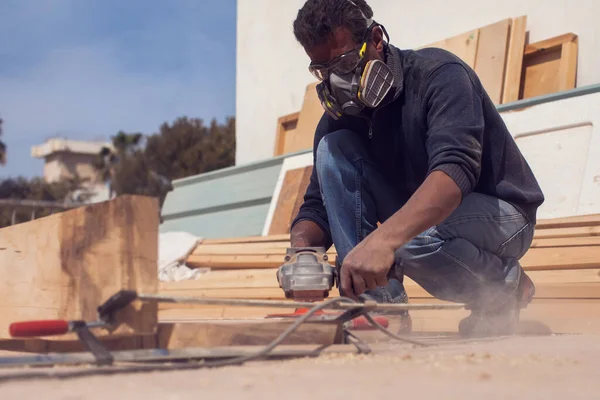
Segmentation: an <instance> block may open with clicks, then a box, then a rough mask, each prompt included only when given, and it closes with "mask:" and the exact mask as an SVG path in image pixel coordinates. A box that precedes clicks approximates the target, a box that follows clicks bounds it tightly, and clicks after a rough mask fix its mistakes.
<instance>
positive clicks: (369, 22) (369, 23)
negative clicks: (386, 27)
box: [346, 0, 373, 26]
mask: <svg viewBox="0 0 600 400" xmlns="http://www.w3.org/2000/svg"><path fill="white" fill-rule="evenodd" d="M346 1H347V2H348V3H350V4H352V5H353V6H354V7H355V8H356V9H357V10H358V12H359V13H360V15H362V17H363V18H364V19H365V21H367V26H371V24H372V23H373V20H372V19H371V18H367V17H366V16H365V13H363V11H362V10H361V9H360V7H359V6H357V5H356V3H355V2H353V1H352V0H346Z"/></svg>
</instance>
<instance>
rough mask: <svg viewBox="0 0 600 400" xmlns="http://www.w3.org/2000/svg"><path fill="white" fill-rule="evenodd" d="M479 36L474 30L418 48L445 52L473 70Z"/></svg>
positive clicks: (477, 31)
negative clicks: (432, 48)
mask: <svg viewBox="0 0 600 400" xmlns="http://www.w3.org/2000/svg"><path fill="white" fill-rule="evenodd" d="M479 35H480V33H479V29H475V30H472V31H469V32H464V33H461V34H459V35H456V36H452V37H450V38H447V39H444V40H440V41H438V42H435V43H430V44H428V45H425V46H422V47H420V48H427V47H437V48H440V49H444V50H447V51H449V52H450V53H453V54H454V55H456V56H457V57H458V58H460V59H461V60H463V61H464V62H465V63H466V64H467V65H469V66H470V67H471V68H473V67H475V59H476V57H477V51H478V43H479V40H480V36H479Z"/></svg>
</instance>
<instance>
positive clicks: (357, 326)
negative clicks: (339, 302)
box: [351, 316, 390, 331]
mask: <svg viewBox="0 0 600 400" xmlns="http://www.w3.org/2000/svg"><path fill="white" fill-rule="evenodd" d="M373 319H374V320H375V322H377V323H378V324H379V325H381V326H383V327H384V328H387V327H388V326H389V325H390V322H389V321H388V319H387V318H385V317H381V316H374V317H373ZM351 327H352V329H354V330H358V331H363V330H368V331H370V330H374V329H377V328H376V327H374V326H373V325H371V323H370V322H369V321H368V320H367V319H366V318H365V317H363V316H360V317H356V318H354V319H353V320H352V321H351Z"/></svg>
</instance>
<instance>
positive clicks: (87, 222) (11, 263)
mask: <svg viewBox="0 0 600 400" xmlns="http://www.w3.org/2000/svg"><path fill="white" fill-rule="evenodd" d="M158 216H159V208H158V201H157V200H156V199H154V198H149V197H142V196H120V197H118V198H116V199H114V200H111V201H107V202H102V203H97V204H93V205H90V206H85V207H80V208H77V209H74V210H70V211H66V212H63V213H59V214H54V215H51V216H49V217H45V218H40V219H38V220H34V221H30V222H27V223H22V224H18V225H14V226H11V227H7V228H4V229H1V230H0V275H1V276H2V279H0V293H1V296H0V338H9V337H10V336H9V333H8V327H9V325H10V323H12V322H16V321H24V320H35V319H67V320H75V319H83V320H86V321H94V320H96V319H97V312H96V309H97V307H98V306H99V305H100V304H102V303H103V302H104V301H105V300H107V299H108V298H109V297H110V296H112V295H113V294H115V293H116V292H117V291H119V290H121V289H134V290H139V291H143V292H145V293H156V291H157V283H158V277H157V274H156V266H157V258H158V225H159V223H158ZM118 318H119V319H122V320H124V321H126V323H125V324H124V325H122V326H121V327H120V328H119V330H117V331H116V332H114V333H115V334H133V333H153V332H154V329H155V328H156V322H157V309H156V306H155V305H151V304H145V305H143V306H141V305H139V304H134V305H132V306H131V307H129V308H128V309H126V310H124V312H123V313H121V314H120V315H119V316H118ZM100 333H102V332H100ZM67 336H69V335H67ZM65 339H72V338H71V337H65Z"/></svg>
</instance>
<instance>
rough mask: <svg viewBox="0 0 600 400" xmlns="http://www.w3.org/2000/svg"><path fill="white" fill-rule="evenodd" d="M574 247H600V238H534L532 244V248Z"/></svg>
mask: <svg viewBox="0 0 600 400" xmlns="http://www.w3.org/2000/svg"><path fill="white" fill-rule="evenodd" d="M573 246H600V236H582V237H572V238H555V239H553V238H550V239H537V238H534V239H533V242H532V243H531V247H532V248H540V247H573ZM599 249H600V247H599Z"/></svg>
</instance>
